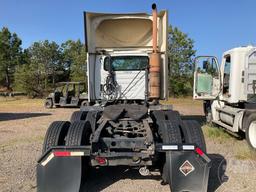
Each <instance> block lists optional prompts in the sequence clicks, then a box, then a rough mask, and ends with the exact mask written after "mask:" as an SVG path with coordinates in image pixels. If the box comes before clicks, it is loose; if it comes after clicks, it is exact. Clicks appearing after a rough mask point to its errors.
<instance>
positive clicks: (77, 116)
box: [70, 111, 87, 123]
mask: <svg viewBox="0 0 256 192" xmlns="http://www.w3.org/2000/svg"><path fill="white" fill-rule="evenodd" d="M86 115H87V112H85V111H75V112H74V113H73V114H72V116H71V118H70V122H71V123H73V122H75V121H84V120H85V119H86Z"/></svg>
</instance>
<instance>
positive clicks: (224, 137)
mask: <svg viewBox="0 0 256 192" xmlns="http://www.w3.org/2000/svg"><path fill="white" fill-rule="evenodd" d="M203 133H204V135H205V137H206V138H208V139H210V140H213V141H214V142H215V143H218V144H221V145H223V147H228V148H230V151H229V152H231V153H232V155H233V156H234V157H235V158H237V159H240V160H256V151H254V150H252V149H251V148H250V147H249V145H248V144H247V142H246V141H245V140H239V139H238V138H235V137H234V136H231V135H230V134H229V133H227V132H226V131H225V130H224V129H223V128H220V127H216V126H213V125H208V124H205V125H204V126H203Z"/></svg>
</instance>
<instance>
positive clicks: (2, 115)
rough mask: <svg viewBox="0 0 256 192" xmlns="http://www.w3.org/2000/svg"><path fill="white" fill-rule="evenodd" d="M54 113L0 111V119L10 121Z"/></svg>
mask: <svg viewBox="0 0 256 192" xmlns="http://www.w3.org/2000/svg"><path fill="white" fill-rule="evenodd" d="M48 115H52V114H51V113H0V121H10V120H17V119H27V118H33V117H41V116H48Z"/></svg>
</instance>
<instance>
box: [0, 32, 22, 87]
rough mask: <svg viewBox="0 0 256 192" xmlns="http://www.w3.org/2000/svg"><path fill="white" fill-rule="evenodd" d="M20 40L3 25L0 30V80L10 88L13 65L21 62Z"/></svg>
mask: <svg viewBox="0 0 256 192" xmlns="http://www.w3.org/2000/svg"><path fill="white" fill-rule="evenodd" d="M21 43H22V41H21V40H20V39H19V37H18V36H17V34H16V33H11V32H10V31H9V30H8V28H6V27H3V28H2V30H1V31H0V82H4V86H6V87H7V89H8V90H9V89H11V86H12V82H13V75H14V72H15V67H16V66H17V65H18V64H19V63H20V62H21V59H22V57H21V55H22V49H21Z"/></svg>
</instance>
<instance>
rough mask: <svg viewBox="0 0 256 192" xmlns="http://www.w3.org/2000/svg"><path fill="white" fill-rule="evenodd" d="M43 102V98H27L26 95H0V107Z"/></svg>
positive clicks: (40, 104)
mask: <svg viewBox="0 0 256 192" xmlns="http://www.w3.org/2000/svg"><path fill="white" fill-rule="evenodd" d="M43 102H44V100H43V99H29V98H27V97H0V107H10V106H43Z"/></svg>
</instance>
